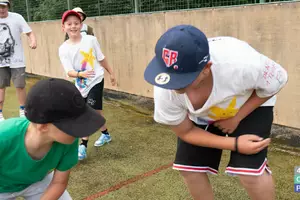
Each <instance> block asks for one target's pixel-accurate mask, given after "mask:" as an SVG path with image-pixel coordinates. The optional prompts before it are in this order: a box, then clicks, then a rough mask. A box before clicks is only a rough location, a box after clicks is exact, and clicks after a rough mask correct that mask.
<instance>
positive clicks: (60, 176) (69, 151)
mask: <svg viewBox="0 0 300 200" xmlns="http://www.w3.org/2000/svg"><path fill="white" fill-rule="evenodd" d="M65 149H66V150H65V153H64V155H63V157H62V158H61V159H60V162H59V164H58V165H57V166H56V168H55V172H54V176H53V179H52V181H51V183H50V185H49V186H48V188H47V189H46V191H45V193H44V194H43V196H42V198H41V200H52V199H53V200H57V199H59V197H60V196H61V195H62V194H63V193H64V191H65V190H66V188H67V185H68V179H69V175H70V170H71V169H72V168H73V167H74V166H75V165H76V164H77V163H78V139H75V140H74V142H73V143H72V144H70V145H66V147H65Z"/></svg>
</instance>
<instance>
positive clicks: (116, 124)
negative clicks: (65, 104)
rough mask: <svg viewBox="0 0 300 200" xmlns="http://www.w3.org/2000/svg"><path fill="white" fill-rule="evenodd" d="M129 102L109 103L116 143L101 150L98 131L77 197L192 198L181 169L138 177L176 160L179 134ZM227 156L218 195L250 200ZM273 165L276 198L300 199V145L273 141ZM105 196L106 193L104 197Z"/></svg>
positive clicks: (8, 112) (9, 111)
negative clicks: (298, 184) (297, 183)
mask: <svg viewBox="0 0 300 200" xmlns="http://www.w3.org/2000/svg"><path fill="white" fill-rule="evenodd" d="M28 83H29V84H28V88H29V87H30V85H32V84H33V83H34V80H33V79H30V80H28ZM130 103H131V102H128V101H120V100H119V101H116V100H106V101H105V103H104V113H105V117H106V118H107V122H108V124H107V125H108V128H109V131H110V132H111V135H112V139H113V141H112V142H111V143H110V144H108V145H105V146H104V147H100V148H96V147H94V146H93V143H94V141H95V140H96V139H97V137H98V136H99V133H96V134H94V135H93V136H92V138H91V139H90V142H89V148H88V158H87V159H86V160H85V161H83V162H80V164H79V165H78V166H76V167H75V168H74V170H73V171H72V174H71V178H70V182H69V186H68V190H69V192H70V194H71V195H72V197H73V199H75V200H81V199H102V200H112V199H114V200H115V199H117V200H131V199H132V200H182V199H185V200H189V199H191V197H190V195H189V193H188V191H187V189H186V187H185V185H184V183H183V181H182V178H181V177H180V175H179V173H178V172H177V171H174V170H172V169H171V168H170V167H169V168H165V169H162V170H161V171H159V172H157V173H151V172H150V173H148V176H147V175H145V176H139V175H142V174H144V173H146V172H149V171H152V170H154V169H157V168H159V167H161V166H164V165H168V164H170V163H172V161H173V159H174V154H175V149H176V138H175V136H174V134H173V133H172V132H171V131H170V130H169V129H168V128H167V127H164V126H161V125H158V124H156V123H154V122H153V119H152V113H151V111H149V110H143V109H142V108H139V107H136V109H134V110H133V109H130V106H128V105H129V104H130ZM137 110H138V111H139V112H137ZM4 115H5V116H6V117H15V116H17V115H18V102H17V100H16V95H15V90H14V89H13V88H9V89H8V90H7V94H6V101H5V107H4ZM281 150H287V152H283V151H281ZM288 152H292V153H294V154H291V153H288ZM228 160H229V154H228V152H227V151H224V154H223V158H222V163H221V167H220V175H218V176H210V177H211V182H212V185H213V188H214V192H215V197H216V198H215V199H216V200H247V199H248V197H247V195H246V193H245V191H244V189H243V188H242V187H241V186H240V185H239V182H238V180H237V178H235V177H229V176H226V175H225V174H224V169H225V167H226V163H227V162H228ZM269 164H270V167H271V169H272V171H273V174H274V179H275V182H276V190H277V192H276V195H277V197H276V199H278V200H297V199H300V193H298V194H297V193H295V192H294V178H293V176H294V167H295V166H300V149H295V148H290V147H287V146H283V145H280V144H276V143H273V144H272V146H271V148H270V153H269ZM137 176H138V178H140V180H137V181H136V182H132V183H129V184H128V182H127V185H124V186H123V187H121V186H122V185H119V184H120V183H124V181H126V180H128V179H132V178H135V177H137ZM136 179H137V178H136ZM136 179H134V180H136ZM124 184H126V183H124ZM113 186H116V187H117V188H118V187H120V188H119V190H116V191H111V192H109V191H106V190H107V189H109V188H111V187H113ZM111 190H114V188H111ZM101 192H103V193H101ZM101 194H102V195H103V196H101V197H100V195H101Z"/></svg>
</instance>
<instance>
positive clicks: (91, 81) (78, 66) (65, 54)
mask: <svg viewBox="0 0 300 200" xmlns="http://www.w3.org/2000/svg"><path fill="white" fill-rule="evenodd" d="M59 58H60V61H61V63H62V65H63V67H64V70H65V72H66V73H68V72H69V71H72V70H75V71H86V70H94V71H95V77H93V78H82V79H79V78H76V82H75V85H76V87H77V88H78V90H79V91H80V92H81V95H82V96H83V97H84V98H86V97H87V95H88V93H89V91H90V90H91V89H92V88H93V87H94V86H95V85H96V84H98V83H100V82H101V81H102V80H103V77H104V69H103V67H102V66H101V65H100V63H99V61H102V60H103V59H104V55H103V53H102V51H101V48H100V44H99V42H98V40H97V38H96V37H94V36H91V35H86V36H82V39H81V41H80V42H79V43H78V44H69V43H68V41H65V42H64V43H63V44H62V45H61V46H60V47H59Z"/></svg>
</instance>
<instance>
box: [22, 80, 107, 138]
mask: <svg viewBox="0 0 300 200" xmlns="http://www.w3.org/2000/svg"><path fill="white" fill-rule="evenodd" d="M25 116H26V117H27V119H28V120H29V121H31V122H33V123H37V124H46V123H52V124H53V125H54V126H56V127H57V128H58V129H60V130H61V131H63V132H65V133H66V134H68V135H71V136H73V137H87V136H89V135H91V134H93V133H95V132H96V131H97V130H99V129H100V128H101V127H102V126H103V125H104V124H105V119H104V118H103V117H102V116H101V115H100V114H99V113H97V112H96V111H95V110H94V109H92V108H91V107H89V106H88V105H87V104H86V102H85V100H84V98H83V97H82V96H81V94H80V92H79V91H78V89H77V88H76V87H75V85H74V84H73V83H71V82H70V81H67V80H64V79H56V78H51V79H45V80H41V81H38V82H37V83H36V84H35V85H34V86H32V88H31V89H30V91H29V92H28V95H27V99H26V104H25Z"/></svg>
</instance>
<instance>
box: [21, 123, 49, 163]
mask: <svg viewBox="0 0 300 200" xmlns="http://www.w3.org/2000/svg"><path fill="white" fill-rule="evenodd" d="M53 142H54V141H53V140H51V138H50V137H48V135H47V134H43V133H38V131H37V129H36V128H35V127H34V126H33V125H32V124H31V123H30V124H29V126H28V128H27V132H26V135H25V148H26V150H27V153H28V154H29V155H30V156H31V158H32V159H34V160H40V159H42V158H43V157H44V156H45V155H46V154H47V153H48V152H49V150H50V149H51V147H52V144H53Z"/></svg>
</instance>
